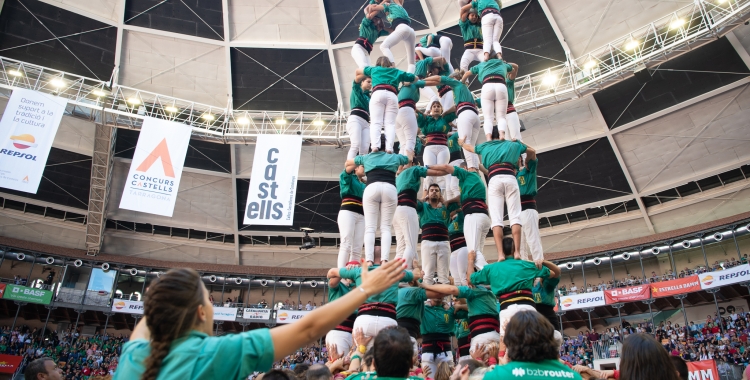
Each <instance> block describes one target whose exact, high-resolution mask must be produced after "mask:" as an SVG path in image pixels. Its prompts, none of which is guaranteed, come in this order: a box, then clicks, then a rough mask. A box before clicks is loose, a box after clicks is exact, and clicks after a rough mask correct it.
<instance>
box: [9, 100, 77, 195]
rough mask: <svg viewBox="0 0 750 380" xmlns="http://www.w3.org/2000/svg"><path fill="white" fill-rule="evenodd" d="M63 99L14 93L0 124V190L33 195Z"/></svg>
mask: <svg viewBox="0 0 750 380" xmlns="http://www.w3.org/2000/svg"><path fill="white" fill-rule="evenodd" d="M67 104H68V101H67V100H66V99H63V98H60V97H57V96H52V95H47V94H43V93H41V92H36V91H31V90H24V89H20V88H17V89H14V90H13V94H12V95H11V96H10V99H9V100H8V105H7V106H6V107H5V112H4V113H3V119H2V120H0V139H2V140H0V187H4V188H6V189H12V190H18V191H23V192H26V193H33V194H36V191H37V190H38V189H39V182H40V181H41V180H42V174H43V173H44V167H45V165H46V164H47V156H49V150H50V148H51V147H52V141H53V140H54V139H55V134H57V128H58V127H59V126H60V120H62V116H63V113H64V112H65V106H66V105H67Z"/></svg>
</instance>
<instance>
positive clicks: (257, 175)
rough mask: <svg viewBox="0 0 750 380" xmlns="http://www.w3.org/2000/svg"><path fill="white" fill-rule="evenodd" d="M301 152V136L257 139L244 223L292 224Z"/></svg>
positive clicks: (261, 137) (276, 136)
mask: <svg viewBox="0 0 750 380" xmlns="http://www.w3.org/2000/svg"><path fill="white" fill-rule="evenodd" d="M301 151H302V137H301V136H287V135H260V136H258V141H257V142H256V144H255V158H254V159H253V172H252V174H251V176H250V191H249V192H248V193H247V206H246V207H245V219H244V221H243V223H244V224H250V225H269V226H291V225H292V223H293V222H294V200H295V197H296V195H297V172H298V171H299V157H300V152H301Z"/></svg>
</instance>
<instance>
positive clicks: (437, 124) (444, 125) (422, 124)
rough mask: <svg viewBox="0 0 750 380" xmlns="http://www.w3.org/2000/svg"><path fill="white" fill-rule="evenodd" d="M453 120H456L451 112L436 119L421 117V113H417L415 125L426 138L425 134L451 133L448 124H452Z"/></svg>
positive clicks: (426, 116) (454, 114)
mask: <svg viewBox="0 0 750 380" xmlns="http://www.w3.org/2000/svg"><path fill="white" fill-rule="evenodd" d="M453 120H456V113H455V112H451V113H449V114H447V115H445V116H441V117H439V118H437V119H435V118H434V117H432V116H429V115H422V114H421V113H417V125H419V129H421V130H422V133H423V134H424V135H425V136H427V134H429V133H444V134H448V132H450V131H451V126H450V125H449V124H448V123H450V122H452V121H453Z"/></svg>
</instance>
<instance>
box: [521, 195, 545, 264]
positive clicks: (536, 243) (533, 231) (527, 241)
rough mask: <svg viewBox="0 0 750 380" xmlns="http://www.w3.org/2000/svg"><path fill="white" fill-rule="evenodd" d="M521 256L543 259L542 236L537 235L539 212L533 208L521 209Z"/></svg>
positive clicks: (523, 257)
mask: <svg viewBox="0 0 750 380" xmlns="http://www.w3.org/2000/svg"><path fill="white" fill-rule="evenodd" d="M529 256H530V257H529ZM521 258H522V259H524V260H544V251H543V250H542V237H541V236H540V235H539V213H538V212H537V211H536V210H534V209H533V208H531V209H527V210H523V211H521Z"/></svg>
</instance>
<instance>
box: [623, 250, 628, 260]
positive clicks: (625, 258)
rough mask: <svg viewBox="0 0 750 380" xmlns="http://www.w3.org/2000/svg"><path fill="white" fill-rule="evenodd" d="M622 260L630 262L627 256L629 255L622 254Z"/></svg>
mask: <svg viewBox="0 0 750 380" xmlns="http://www.w3.org/2000/svg"><path fill="white" fill-rule="evenodd" d="M622 259H623V260H630V254H629V253H627V252H626V253H623V254H622Z"/></svg>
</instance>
